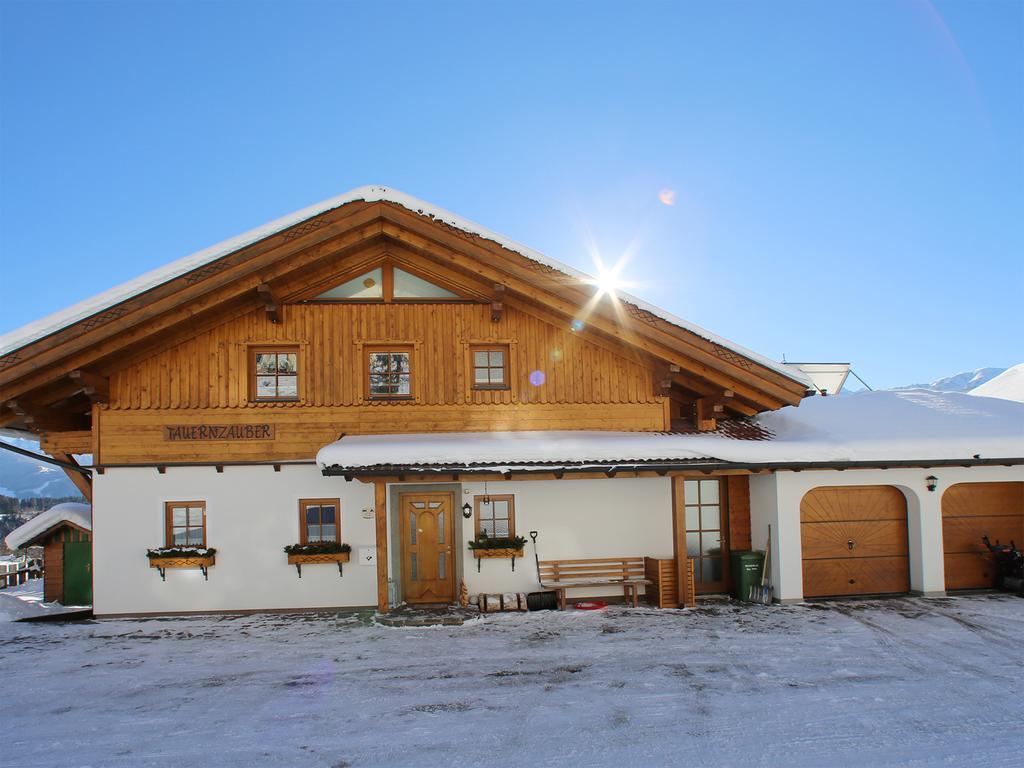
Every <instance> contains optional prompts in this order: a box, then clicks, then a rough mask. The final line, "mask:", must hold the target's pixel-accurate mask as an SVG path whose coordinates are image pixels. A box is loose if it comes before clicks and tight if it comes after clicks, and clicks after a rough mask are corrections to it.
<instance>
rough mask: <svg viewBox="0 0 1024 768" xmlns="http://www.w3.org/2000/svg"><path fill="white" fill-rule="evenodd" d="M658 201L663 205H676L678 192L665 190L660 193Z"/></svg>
mask: <svg viewBox="0 0 1024 768" xmlns="http://www.w3.org/2000/svg"><path fill="white" fill-rule="evenodd" d="M658 199H659V200H660V201H661V204H662V205H675V204H676V191H675V190H674V189H663V190H661V192H659V193H658Z"/></svg>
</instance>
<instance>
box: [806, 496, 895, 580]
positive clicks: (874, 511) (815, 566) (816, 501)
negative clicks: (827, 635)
mask: <svg viewBox="0 0 1024 768" xmlns="http://www.w3.org/2000/svg"><path fill="white" fill-rule="evenodd" d="M800 538H801V546H802V548H803V566H804V597H825V596H830V597H832V596H840V595H871V594H881V593H890V592H907V591H909V589H910V558H909V556H908V549H907V502H906V499H904V497H903V494H902V493H900V491H899V490H898V489H896V488H893V487H892V486H888V485H861V486H850V487H829V488H815V489H814V490H813V491H810V492H809V493H808V494H807V495H806V496H804V498H803V500H802V501H801V502H800Z"/></svg>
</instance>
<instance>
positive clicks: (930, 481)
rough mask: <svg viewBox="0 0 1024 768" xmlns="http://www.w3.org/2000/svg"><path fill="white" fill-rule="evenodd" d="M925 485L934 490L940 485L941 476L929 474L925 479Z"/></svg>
mask: <svg viewBox="0 0 1024 768" xmlns="http://www.w3.org/2000/svg"><path fill="white" fill-rule="evenodd" d="M924 487H925V488H927V489H928V490H929V491H934V490H935V489H936V488H938V487H939V478H937V477H936V476H935V475H928V477H926V478H925V479H924Z"/></svg>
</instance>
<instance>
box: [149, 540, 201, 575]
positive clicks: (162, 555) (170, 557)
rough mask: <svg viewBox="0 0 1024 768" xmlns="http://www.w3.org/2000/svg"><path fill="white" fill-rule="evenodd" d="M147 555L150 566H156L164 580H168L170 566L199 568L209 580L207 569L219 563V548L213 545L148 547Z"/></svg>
mask: <svg viewBox="0 0 1024 768" xmlns="http://www.w3.org/2000/svg"><path fill="white" fill-rule="evenodd" d="M146 557H148V558H149V567H150V568H156V569H157V570H158V571H159V572H160V578H161V579H162V580H163V581H167V569H168V568H198V569H199V570H200V571H202V572H203V578H204V579H206V580H207V581H209V579H210V575H209V571H208V570H207V569H208V568H209V567H210V566H212V565H215V564H216V563H217V550H216V549H214V548H213V547H158V548H157V549H147V550H146Z"/></svg>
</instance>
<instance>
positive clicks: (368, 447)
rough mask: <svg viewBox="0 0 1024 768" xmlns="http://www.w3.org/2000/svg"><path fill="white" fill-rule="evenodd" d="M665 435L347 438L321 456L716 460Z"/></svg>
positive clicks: (531, 461)
mask: <svg viewBox="0 0 1024 768" xmlns="http://www.w3.org/2000/svg"><path fill="white" fill-rule="evenodd" d="M677 437H678V436H677V435H672V434H667V433H664V432H592V431H582V430H581V431H575V432H569V431H566V432H451V433H431V434H413V435H358V436H353V437H344V438H342V439H341V440H338V441H336V442H333V443H331V444H330V445H326V446H324V447H323V448H321V449H320V451H319V453H317V457H316V460H317V463H318V464H319V465H320V467H321V468H323V467H334V466H337V467H344V468H365V467H376V466H387V465H392V466H463V467H471V466H496V465H514V466H530V465H537V464H544V465H566V464H580V463H588V462H592V463H594V464H601V463H609V462H628V461H634V462H649V461H658V460H660V461H692V460H694V459H710V458H714V457H713V456H712V455H711V454H707V453H702V452H700V451H697V450H694V449H692V448H689V447H687V445H686V444H685V443H682V442H680V441H679V440H678V439H676V438H677Z"/></svg>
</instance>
